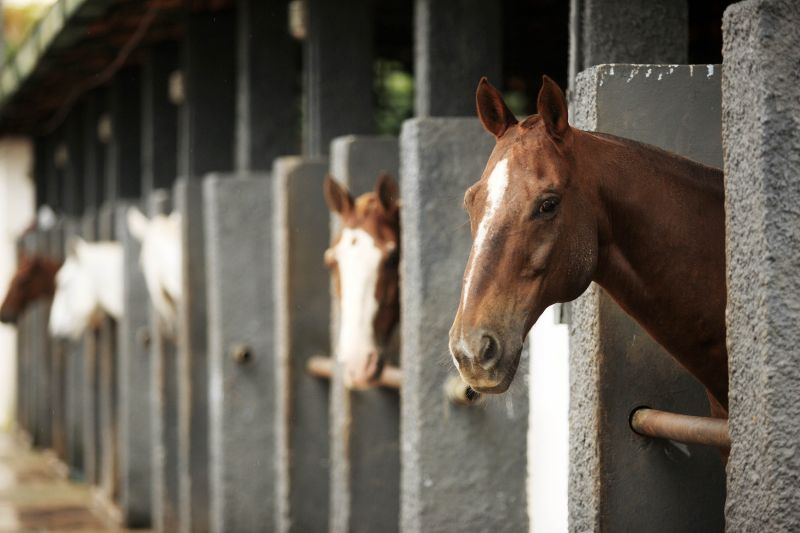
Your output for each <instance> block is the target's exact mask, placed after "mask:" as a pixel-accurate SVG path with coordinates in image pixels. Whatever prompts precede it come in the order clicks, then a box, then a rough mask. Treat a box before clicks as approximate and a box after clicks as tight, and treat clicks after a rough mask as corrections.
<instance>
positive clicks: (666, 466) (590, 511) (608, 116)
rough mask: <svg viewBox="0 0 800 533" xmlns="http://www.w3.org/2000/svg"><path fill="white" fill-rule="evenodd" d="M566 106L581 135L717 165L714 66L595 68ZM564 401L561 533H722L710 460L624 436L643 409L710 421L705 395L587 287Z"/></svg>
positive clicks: (720, 494)
mask: <svg viewBox="0 0 800 533" xmlns="http://www.w3.org/2000/svg"><path fill="white" fill-rule="evenodd" d="M574 105H575V109H576V111H577V116H576V117H575V119H574V123H575V125H576V126H577V127H579V128H582V129H585V130H590V131H602V132H606V133H611V134H614V135H619V136H622V137H627V138H632V139H635V140H638V141H641V142H646V143H649V144H653V145H655V146H659V147H661V148H663V149H665V150H670V151H673V152H676V153H679V154H681V155H684V156H686V157H689V158H692V159H694V160H696V161H700V162H702V163H705V164H708V165H717V166H719V165H720V164H721V163H722V147H721V145H720V72H719V67H718V66H715V65H708V66H706V65H702V66H674V65H673V66H655V65H653V66H629V65H602V66H599V67H594V68H592V69H589V70H588V71H585V72H583V73H581V74H580V75H579V76H578V83H577V92H576V100H575V103H574ZM570 395H571V396H570V429H569V439H570V474H569V476H570V479H569V527H570V531H575V532H577V531H587V530H588V531H600V530H602V531H654V532H655V531H688V530H697V531H722V530H723V529H724V523H723V514H722V511H723V504H724V500H725V478H724V475H725V474H724V469H723V466H722V462H721V460H720V456H719V452H718V451H717V450H715V449H712V448H709V447H704V446H697V445H683V444H675V443H672V442H670V441H661V440H653V439H647V438H645V437H641V436H639V435H636V434H635V433H633V431H632V430H631V429H630V427H629V417H630V414H631V412H632V411H633V410H634V409H635V408H636V407H639V406H642V405H646V406H650V407H653V408H656V409H663V410H666V411H673V412H678V413H684V414H692V415H702V416H708V415H709V408H708V400H707V398H706V394H705V389H704V388H703V387H702V385H700V383H699V382H697V381H696V380H695V379H694V378H693V377H692V376H691V375H690V374H689V373H688V372H687V371H686V370H685V369H684V368H683V367H682V366H681V365H680V364H679V363H678V362H676V361H675V360H674V359H673V358H672V356H670V355H669V354H668V353H667V352H666V351H665V350H664V349H663V348H661V346H660V345H658V344H656V342H655V341H653V340H652V339H651V338H650V337H649V336H648V335H647V334H646V333H645V332H644V331H643V330H642V329H641V328H640V327H639V326H638V325H637V324H636V323H635V322H634V321H633V319H631V318H630V317H629V316H628V315H626V314H625V313H624V312H623V311H622V310H621V309H620V308H619V307H618V306H617V305H616V303H615V302H614V301H613V300H612V299H611V297H610V296H609V295H608V294H606V293H605V292H604V291H603V290H602V289H600V288H599V287H597V286H596V285H594V284H593V285H592V286H591V287H590V288H589V289H588V291H587V292H586V293H585V294H584V295H583V296H581V297H580V298H579V299H578V300H576V301H575V302H574V303H573V307H572V324H571V329H570ZM601 413H602V416H601V415H600V414H601Z"/></svg>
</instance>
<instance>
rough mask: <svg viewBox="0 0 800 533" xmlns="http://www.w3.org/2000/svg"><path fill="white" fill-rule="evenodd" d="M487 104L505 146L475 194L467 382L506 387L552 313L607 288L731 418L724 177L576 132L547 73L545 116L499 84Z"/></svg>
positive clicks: (459, 350) (463, 304) (483, 87)
mask: <svg viewBox="0 0 800 533" xmlns="http://www.w3.org/2000/svg"><path fill="white" fill-rule="evenodd" d="M476 100H477V108H478V116H479V118H480V120H481V122H482V123H483V126H484V127H485V128H486V129H487V130H488V131H489V132H490V133H492V134H493V135H494V136H495V138H496V145H495V147H494V150H493V151H492V154H491V156H490V158H489V161H488V163H487V165H486V169H485V171H484V173H483V176H482V177H481V179H480V181H478V182H477V183H476V184H475V185H473V186H472V187H470V188H469V190H467V192H466V195H465V197H464V205H465V207H466V210H467V212H468V213H469V217H470V221H471V227H472V234H473V238H474V242H473V246H472V250H471V253H470V256H469V260H468V262H467V266H466V272H465V274H464V279H463V285H462V294H461V301H460V304H459V307H458V312H457V314H456V317H455V322H454V323H453V327H452V329H451V331H450V349H451V352H452V355H453V357H454V359H455V361H456V363H457V366H458V368H459V371H460V373H461V376H462V378H463V379H464V380H465V381H466V382H467V383H468V384H470V385H471V386H472V387H473V388H475V389H476V390H478V391H481V392H490V393H501V392H503V391H505V390H506V389H507V388H508V386H509V384H510V383H511V381H512V379H513V378H514V373H515V372H516V369H517V365H518V362H519V357H520V352H521V349H522V342H523V339H524V338H525V336H526V334H527V333H528V330H529V329H530V328H531V326H532V325H533V324H534V322H536V319H537V318H538V317H539V315H540V314H541V313H542V311H543V310H544V309H545V308H546V307H547V306H549V305H551V304H554V303H556V302H566V301H569V300H572V299H574V298H577V297H578V296H579V295H580V294H581V293H583V291H584V290H585V289H586V288H587V287H588V285H589V283H590V282H591V281H595V282H596V283H597V284H599V285H600V286H601V287H603V288H604V289H605V290H606V291H607V292H608V293H609V294H610V295H611V296H612V297H613V298H614V300H616V302H617V303H618V304H619V305H620V306H621V307H622V308H623V309H624V310H625V311H626V312H627V313H628V314H629V315H631V316H632V317H633V318H634V319H635V320H636V321H637V322H638V323H639V324H640V325H641V326H642V327H643V328H644V329H645V330H647V332H649V333H650V335H651V336H652V337H653V338H654V339H655V340H656V341H657V342H658V343H660V344H661V345H662V346H664V348H666V349H667V351H668V352H669V353H671V354H672V355H673V356H674V357H675V359H677V360H678V361H679V362H680V363H681V364H682V365H683V366H684V367H686V368H687V369H688V370H689V371H690V372H691V373H692V374H694V376H695V377H697V378H698V379H699V380H700V382H701V383H703V385H705V387H706V389H707V391H708V393H709V398H710V400H711V404H712V412H713V413H714V414H715V415H717V416H725V415H726V410H727V405H728V368H727V349H726V346H725V303H726V289H725V244H724V243H725V239H724V236H725V225H724V220H725V217H724V210H723V177H722V171H721V170H719V169H716V168H711V167H708V166H705V165H702V164H699V163H695V162H693V161H690V160H688V159H685V158H683V157H680V156H678V155H675V154H671V153H668V152H665V151H663V150H660V149H658V148H655V147H653V146H648V145H645V144H642V143H638V142H635V141H631V140H627V139H621V138H618V137H614V136H611V135H606V134H601V133H590V132H586V131H581V130H578V129H576V128H573V127H571V126H570V125H569V123H568V121H567V103H566V100H565V98H564V94H563V93H562V92H561V89H559V87H558V86H557V85H556V84H555V83H554V82H553V81H552V80H550V79H549V78H547V77H546V76H545V77H544V80H543V84H542V88H541V90H540V92H539V97H538V102H537V103H538V109H539V115H534V116H531V117H528V118H526V119H525V120H523V121H522V122H517V120H516V119H515V118H514V115H513V114H512V113H511V111H509V109H508V107H507V106H506V104H505V103H504V102H503V99H502V97H501V95H500V94H499V93H498V91H497V90H496V89H495V88H494V87H492V86H491V85H490V84H489V83H488V82H487V81H486V79H482V80H481V82H480V84H479V85H478V90H477V95H476Z"/></svg>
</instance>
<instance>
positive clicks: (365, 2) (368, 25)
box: [303, 0, 374, 156]
mask: <svg viewBox="0 0 800 533" xmlns="http://www.w3.org/2000/svg"><path fill="white" fill-rule="evenodd" d="M306 5H307V9H308V15H307V21H308V35H307V37H306V42H305V50H304V56H305V57H304V59H305V61H304V68H305V90H306V96H305V105H306V109H305V116H304V119H305V124H304V125H303V151H304V153H306V154H308V155H310V156H319V155H323V154H327V153H328V149H329V147H330V143H331V141H332V140H333V139H334V138H335V137H338V136H340V135H347V134H354V133H372V131H373V130H374V125H373V117H372V113H373V106H372V62H373V55H372V30H373V17H372V13H373V10H372V0H351V1H349V2H346V3H345V2H328V1H326V0H308V2H307V3H306Z"/></svg>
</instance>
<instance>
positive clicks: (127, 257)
mask: <svg viewBox="0 0 800 533" xmlns="http://www.w3.org/2000/svg"><path fill="white" fill-rule="evenodd" d="M128 208H129V204H120V205H118V206H117V212H116V226H117V227H116V234H117V238H118V240H119V242H120V243H121V244H122V250H123V256H124V257H123V273H122V294H123V299H122V302H123V312H122V317H121V318H120V320H119V322H118V331H117V340H118V344H117V354H118V358H119V359H118V365H117V384H118V392H119V397H118V404H117V416H118V419H119V422H118V423H119V506H120V511H121V512H122V517H123V522H124V525H125V526H126V527H150V498H151V492H150V489H151V459H150V457H151V448H150V445H151V438H150V430H151V424H150V420H151V418H150V409H149V407H150V374H151V372H150V349H149V343H148V342H147V329H148V327H149V320H150V313H149V312H150V299H149V297H148V295H147V288H146V286H145V281H144V274H143V273H142V267H141V259H140V254H139V252H140V248H141V244H140V243H139V241H138V240H137V239H136V238H135V237H134V236H133V235H131V234H130V232H129V231H128V217H127V210H128Z"/></svg>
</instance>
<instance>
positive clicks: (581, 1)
mask: <svg viewBox="0 0 800 533" xmlns="http://www.w3.org/2000/svg"><path fill="white" fill-rule="evenodd" d="M569 32H570V57H569V80H570V82H569V83H570V86H569V88H570V91H574V90H575V87H574V82H575V77H576V76H577V75H578V73H579V72H580V71H582V70H584V69H587V68H589V67H591V66H594V65H600V64H603V63H650V64H658V63H661V64H671V63H673V64H674V63H686V62H688V58H689V2H687V1H686V0H655V1H652V0H634V1H631V0H571V1H570V28H569Z"/></svg>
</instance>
